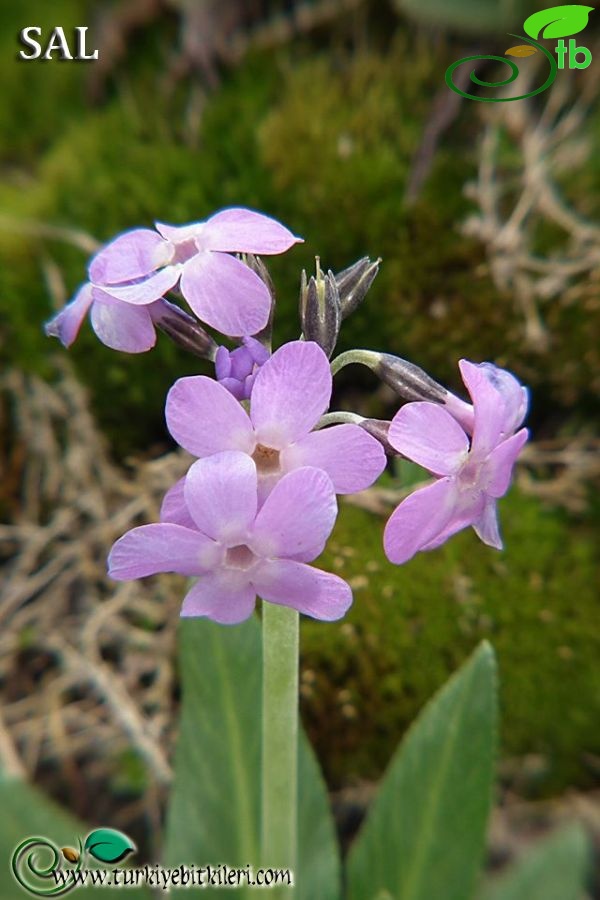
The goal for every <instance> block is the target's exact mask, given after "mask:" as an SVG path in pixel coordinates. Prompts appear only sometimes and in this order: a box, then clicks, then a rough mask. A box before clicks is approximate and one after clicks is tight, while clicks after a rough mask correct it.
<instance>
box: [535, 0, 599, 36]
mask: <svg viewBox="0 0 600 900" xmlns="http://www.w3.org/2000/svg"><path fill="white" fill-rule="evenodd" d="M593 9H594V7H593V6H580V5H579V4H569V5H568V6H553V7H552V8H551V9H542V10H540V11H539V12H536V13H534V14H533V15H532V16H529V18H528V19H525V22H524V24H523V28H524V29H525V33H526V34H528V35H529V37H532V38H534V40H535V39H537V38H538V37H543V38H562V37H569V36H570V35H572V34H578V33H579V32H580V31H583V29H584V28H585V27H586V25H587V23H588V17H589V14H590V12H591V11H592V10H593ZM542 29H543V31H542Z"/></svg>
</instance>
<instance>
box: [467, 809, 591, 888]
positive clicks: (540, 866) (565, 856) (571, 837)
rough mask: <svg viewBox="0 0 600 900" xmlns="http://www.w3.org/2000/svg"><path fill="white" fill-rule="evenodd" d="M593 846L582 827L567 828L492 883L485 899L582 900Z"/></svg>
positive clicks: (547, 839)
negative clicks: (590, 844)
mask: <svg viewBox="0 0 600 900" xmlns="http://www.w3.org/2000/svg"><path fill="white" fill-rule="evenodd" d="M589 851H590V847H589V843H588V840H587V837H586V834H585V832H584V830H583V829H582V828H580V827H579V826H571V827H569V828H563V829H561V831H558V832H557V833H556V834H553V835H552V836H551V837H549V838H546V839H545V840H544V841H542V842H541V843H540V844H539V845H538V846H537V847H535V848H534V849H532V850H530V851H529V852H526V853H525V855H524V856H523V858H522V859H521V860H519V862H517V863H515V864H514V865H513V866H512V867H511V868H510V869H509V871H508V872H507V873H506V875H501V876H500V877H499V878H497V879H494V880H492V881H490V883H489V884H488V885H487V887H486V889H485V890H484V891H483V893H482V895H481V900H580V898H581V897H582V895H583V892H584V888H585V881H586V875H587V871H588V867H589V862H590V852H589Z"/></svg>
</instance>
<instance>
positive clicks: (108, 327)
mask: <svg viewBox="0 0 600 900" xmlns="http://www.w3.org/2000/svg"><path fill="white" fill-rule="evenodd" d="M93 297H94V303H93V305H92V312H91V316H90V318H91V322H92V328H93V329H94V331H95V332H96V334H97V336H98V337H99V338H100V340H101V341H102V343H103V344H106V346H107V347H111V348H112V349H113V350H123V351H124V352H125V353H144V352H145V351H146V350H150V349H151V348H152V347H154V345H155V343H156V331H155V330H154V324H153V322H152V318H151V316H150V312H149V311H148V308H147V307H139V308H138V307H135V306H131V305H130V304H129V303H122V302H121V300H115V299H114V298H113V297H109V295H108V294H105V293H104V291H100V290H99V289H98V288H94V289H93Z"/></svg>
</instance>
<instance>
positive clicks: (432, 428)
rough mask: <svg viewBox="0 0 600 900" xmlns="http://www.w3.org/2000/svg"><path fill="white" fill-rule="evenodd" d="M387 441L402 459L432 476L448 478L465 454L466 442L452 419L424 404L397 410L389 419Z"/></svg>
mask: <svg viewBox="0 0 600 900" xmlns="http://www.w3.org/2000/svg"><path fill="white" fill-rule="evenodd" d="M388 440H389V442H390V444H391V445H392V447H394V448H395V449H396V450H397V451H398V452H399V453H402V455H403V456H406V457H407V458H408V459H411V460H412V461H413V462H416V463H418V465H420V466H423V468H425V469H428V470H429V471H430V472H433V473H434V474H435V475H452V474H453V473H454V472H456V471H457V470H458V469H459V468H460V466H461V465H462V463H463V462H464V460H465V458H466V456H467V453H468V452H469V440H468V438H467V436H466V434H465V432H464V431H463V429H462V428H461V427H460V425H459V424H458V422H457V421H456V419H454V418H453V417H452V416H451V415H450V413H448V412H446V410H445V409H444V408H443V407H441V406H438V405H437V404H436V403H428V402H427V401H423V402H421V401H418V402H416V403H407V404H406V405H405V406H403V407H401V408H400V409H399V410H398V412H397V413H396V415H395V416H394V418H393V419H392V424H391V425H390V430H389V432H388Z"/></svg>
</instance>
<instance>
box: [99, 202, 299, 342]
mask: <svg viewBox="0 0 600 900" xmlns="http://www.w3.org/2000/svg"><path fill="white" fill-rule="evenodd" d="M300 240H301V239H300V238H297V237H294V235H293V234H292V233H291V232H290V231H288V229H287V228H285V227H284V226H283V225H281V224H280V223H279V222H276V221H275V219H271V218H269V217H268V216H264V215H262V214H261V213H257V212H252V211H251V210H248V209H241V208H232V209H224V210H221V212H218V213H215V215H213V216H211V217H210V218H209V219H207V220H206V222H194V223H192V224H190V225H181V226H174V225H164V224H162V223H160V222H157V223H156V231H152V230H151V229H148V228H137V229H135V230H133V231H128V232H125V234H121V235H119V237H117V238H115V239H114V240H113V241H111V242H110V244H108V245H107V246H106V247H104V248H103V249H102V250H100V252H99V253H97V254H96V256H95V257H94V258H93V259H92V261H91V263H90V267H89V276H90V282H91V283H92V285H93V286H94V287H95V288H99V289H101V290H102V291H103V292H104V293H105V294H107V295H110V296H111V297H113V298H115V299H116V300H120V301H123V302H125V303H127V304H129V305H131V306H133V307H134V308H139V307H144V306H146V305H147V304H149V303H153V302H154V301H155V300H158V298H159V297H162V296H163V294H165V293H166V292H167V291H169V290H171V289H172V288H174V287H175V285H176V284H177V283H178V282H179V286H180V290H181V293H182V295H183V296H184V298H185V299H186V300H187V302H188V303H189V305H190V307H191V308H192V310H193V311H194V312H195V313H196V315H197V316H198V318H199V319H200V320H201V321H202V322H205V323H206V324H207V325H210V326H211V327H212V328H216V329H217V331H220V332H222V333H223V334H228V335H234V336H243V335H248V334H256V332H258V331H260V330H261V329H262V328H264V326H265V325H266V324H267V321H268V319H269V315H270V311H271V295H270V293H269V289H268V287H267V285H266V284H265V282H264V281H263V280H262V279H261V278H260V277H259V276H258V275H257V274H256V273H255V272H253V271H252V270H251V269H250V268H249V267H248V266H246V265H245V264H244V263H243V262H241V261H240V260H239V259H236V257H235V256H232V255H231V254H232V253H257V254H263V255H264V254H275V253H283V252H284V251H285V250H288V249H289V248H290V247H291V246H292V245H293V244H295V243H296V242H298V241H300Z"/></svg>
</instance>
